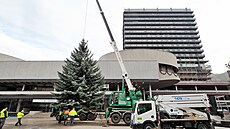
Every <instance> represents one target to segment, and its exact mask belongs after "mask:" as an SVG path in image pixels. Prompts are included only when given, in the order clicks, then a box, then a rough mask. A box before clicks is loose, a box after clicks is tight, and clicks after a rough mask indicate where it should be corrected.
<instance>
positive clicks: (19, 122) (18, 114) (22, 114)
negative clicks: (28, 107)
mask: <svg viewBox="0 0 230 129" xmlns="http://www.w3.org/2000/svg"><path fill="white" fill-rule="evenodd" d="M23 116H24V111H23V110H22V111H21V112H20V111H19V112H18V113H17V117H18V122H17V123H16V124H15V126H18V124H19V125H22V123H21V120H22V117H23Z"/></svg>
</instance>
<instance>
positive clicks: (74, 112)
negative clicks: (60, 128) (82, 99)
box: [69, 108, 77, 125]
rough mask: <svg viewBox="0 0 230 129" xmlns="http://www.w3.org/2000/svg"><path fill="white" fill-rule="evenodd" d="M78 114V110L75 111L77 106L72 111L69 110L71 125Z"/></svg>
mask: <svg viewBox="0 0 230 129" xmlns="http://www.w3.org/2000/svg"><path fill="white" fill-rule="evenodd" d="M76 115H77V112H76V111H75V108H73V109H72V110H71V111H70V112H69V116H70V125H73V121H74V117H75V116H76Z"/></svg>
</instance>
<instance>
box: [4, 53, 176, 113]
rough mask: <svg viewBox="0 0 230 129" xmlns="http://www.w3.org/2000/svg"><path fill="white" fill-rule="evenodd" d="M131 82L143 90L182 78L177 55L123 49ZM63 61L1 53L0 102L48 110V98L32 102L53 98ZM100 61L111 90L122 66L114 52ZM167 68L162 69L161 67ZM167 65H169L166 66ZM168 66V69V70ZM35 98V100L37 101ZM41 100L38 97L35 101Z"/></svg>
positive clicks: (13, 108) (116, 86)
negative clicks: (36, 59)
mask: <svg viewBox="0 0 230 129" xmlns="http://www.w3.org/2000/svg"><path fill="white" fill-rule="evenodd" d="M120 53H121V56H122V57H123V60H124V64H125V66H126V68H127V71H128V72H129V74H130V78H131V80H132V82H133V83H134V84H136V85H138V86H140V87H142V88H143V90H144V91H145V90H149V87H151V88H153V89H156V88H160V87H167V86H170V85H173V84H175V83H177V82H179V77H178V76H177V74H176V72H177V71H178V68H177V63H176V57H175V56H174V55H173V54H171V53H166V52H159V51H154V50H145V49H140V50H125V51H121V52H120ZM64 64H65V62H64V61H24V60H21V59H18V58H15V57H11V56H8V55H4V54H0V73H1V74H0V104H1V106H4V105H8V106H9V105H10V106H9V110H10V111H11V112H15V111H18V110H19V109H20V108H21V107H23V108H26V109H29V110H38V108H41V109H42V110H46V109H47V107H49V106H50V105H49V102H47V101H43V103H33V100H35V99H41V100H39V102H41V101H42V99H43V100H45V99H54V98H55V96H54V95H53V94H52V92H54V89H53V85H54V83H55V82H57V80H58V79H59V77H58V71H59V72H62V65H64ZM98 65H99V67H100V68H101V72H102V75H103V76H104V77H105V81H106V85H107V86H108V87H109V88H108V90H117V89H119V87H120V86H121V84H122V78H121V75H122V74H121V70H120V67H119V65H118V62H117V59H116V57H115V55H114V53H108V54H105V55H104V56H102V57H101V58H100V59H99V61H98ZM161 67H163V68H165V69H163V70H165V71H164V72H163V73H162V71H161V70H162V68H161ZM166 68H167V69H166ZM167 70H168V71H167ZM34 102H35V101H34ZM36 102H38V101H36Z"/></svg>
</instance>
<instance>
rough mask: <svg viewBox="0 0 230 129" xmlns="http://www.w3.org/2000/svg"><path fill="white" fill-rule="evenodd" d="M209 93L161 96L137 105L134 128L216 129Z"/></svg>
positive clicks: (135, 107)
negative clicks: (211, 113) (181, 128)
mask: <svg viewBox="0 0 230 129" xmlns="http://www.w3.org/2000/svg"><path fill="white" fill-rule="evenodd" d="M209 107H210V104H209V100H208V97H207V95H206V94H179V95H158V96H154V99H153V100H151V101H138V102H136V104H135V106H134V108H133V113H132V119H131V124H130V125H131V128H133V129H152V128H158V129H175V128H178V127H183V128H186V129H187V128H189V129H214V126H213V123H212V118H211V115H210V114H209V111H208V108H209Z"/></svg>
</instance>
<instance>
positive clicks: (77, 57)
mask: <svg viewBox="0 0 230 129" xmlns="http://www.w3.org/2000/svg"><path fill="white" fill-rule="evenodd" d="M92 56H93V54H91V52H90V51H89V49H88V45H87V42H86V41H85V40H84V39H83V40H82V41H81V42H80V43H79V47H78V49H76V48H75V49H74V51H73V52H72V53H71V56H70V59H66V60H65V65H63V66H62V68H63V71H62V72H58V76H59V78H60V80H59V81H58V82H57V83H55V85H54V88H55V90H56V91H58V92H61V93H60V94H56V96H57V97H59V99H58V100H59V105H62V106H63V105H66V106H75V107H77V109H82V110H84V111H88V110H92V109H96V107H98V106H100V105H102V104H103V103H102V98H103V95H104V92H103V90H104V89H103V85H104V77H103V76H102V74H101V72H100V68H99V67H98V66H97V61H95V60H93V59H92Z"/></svg>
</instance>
